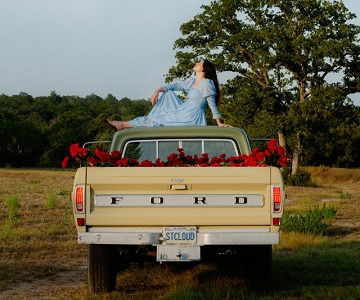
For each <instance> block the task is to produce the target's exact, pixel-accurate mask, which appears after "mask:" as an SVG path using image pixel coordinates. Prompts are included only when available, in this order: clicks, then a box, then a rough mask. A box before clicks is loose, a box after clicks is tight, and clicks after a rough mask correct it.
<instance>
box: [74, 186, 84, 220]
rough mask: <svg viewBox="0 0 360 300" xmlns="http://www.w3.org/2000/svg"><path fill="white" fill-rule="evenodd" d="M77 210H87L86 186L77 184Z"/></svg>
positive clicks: (81, 211)
mask: <svg viewBox="0 0 360 300" xmlns="http://www.w3.org/2000/svg"><path fill="white" fill-rule="evenodd" d="M75 211H76V212H77V213H80V214H81V213H84V212H85V187H84V186H77V187H76V188H75Z"/></svg>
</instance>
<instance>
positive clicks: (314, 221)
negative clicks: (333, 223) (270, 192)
mask: <svg viewBox="0 0 360 300" xmlns="http://www.w3.org/2000/svg"><path fill="white" fill-rule="evenodd" d="M336 212H337V208H335V206H334V205H333V206H330V207H327V206H326V204H325V203H324V205H323V207H322V208H319V206H315V208H314V209H309V210H308V211H307V212H306V213H305V214H300V213H295V214H290V213H289V212H287V211H286V212H285V213H284V215H283V220H282V224H281V230H282V231H284V232H290V231H294V232H302V233H310V234H315V235H322V234H324V231H325V229H326V228H327V227H328V226H329V224H328V223H327V222H326V221H327V220H329V219H334V218H335V216H336Z"/></svg>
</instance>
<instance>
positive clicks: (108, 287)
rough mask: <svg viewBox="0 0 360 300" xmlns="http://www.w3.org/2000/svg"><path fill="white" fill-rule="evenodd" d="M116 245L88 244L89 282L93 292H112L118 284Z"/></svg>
mask: <svg viewBox="0 0 360 300" xmlns="http://www.w3.org/2000/svg"><path fill="white" fill-rule="evenodd" d="M116 274H117V269H116V247H115V246H113V245H89V246H88V282H89V292H90V293H91V294H97V293H103V292H110V291H113V290H114V289H115V285H116Z"/></svg>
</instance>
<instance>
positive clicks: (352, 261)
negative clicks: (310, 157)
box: [0, 168, 360, 300]
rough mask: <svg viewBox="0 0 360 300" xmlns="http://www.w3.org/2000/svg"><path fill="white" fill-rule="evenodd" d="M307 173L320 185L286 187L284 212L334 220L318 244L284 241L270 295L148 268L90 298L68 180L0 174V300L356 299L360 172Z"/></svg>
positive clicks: (208, 269) (45, 174)
mask: <svg viewBox="0 0 360 300" xmlns="http://www.w3.org/2000/svg"><path fill="white" fill-rule="evenodd" d="M308 171H310V172H311V173H312V174H313V181H314V182H315V183H317V184H318V187H316V188H302V187H287V188H286V191H287V194H288V200H287V201H286V204H285V209H286V210H288V211H293V212H304V211H306V210H308V209H309V208H311V207H314V206H315V205H322V203H327V204H328V203H329V204H330V205H335V206H336V207H337V208H338V213H337V217H336V219H335V220H334V221H333V222H332V224H331V227H330V228H329V230H328V231H327V233H326V235H325V236H312V235H306V234H299V233H292V232H290V233H283V234H282V237H281V244H280V245H278V246H276V247H275V248H274V249H275V252H274V285H275V288H274V290H273V291H271V292H269V293H265V294H259V293H257V292H253V291H248V290H247V289H246V288H245V285H244V282H243V280H242V279H241V278H238V277H234V276H232V274H229V273H227V272H226V271H224V270H222V269H219V268H217V266H215V265H212V264H200V265H197V266H193V267H185V266H181V267H180V268H175V267H172V266H167V265H159V264H157V263H148V264H145V267H144V268H143V269H139V268H138V267H137V266H136V265H134V266H132V267H131V268H130V269H129V270H127V271H125V272H124V273H122V274H120V275H119V276H118V280H117V290H116V292H114V293H110V294H104V295H99V296H91V295H88V294H87V286H86V268H85V265H86V247H85V246H84V245H78V244H77V238H76V230H75V226H74V223H73V216H72V207H71V201H70V198H69V193H70V191H71V189H72V182H73V176H74V172H71V171H63V170H61V171H59V170H14V169H0V229H1V231H0V299H9V300H10V299H75V300H76V299H78V300H80V299H81V300H84V299H85V300H86V299H88V300H98V299H104V300H111V299H137V300H139V299H164V300H165V299H168V300H170V299H176V300H178V299H206V300H208V299H216V300H218V299H257V300H258V299H274V298H278V299H359V298H360V287H359V284H360V267H359V265H360V258H359V255H358V253H359V251H360V209H359V204H360V196H359V195H360V170H344V169H331V168H308ZM17 204H18V205H17ZM11 210H13V212H15V217H14V218H10V217H9V215H10V211H11Z"/></svg>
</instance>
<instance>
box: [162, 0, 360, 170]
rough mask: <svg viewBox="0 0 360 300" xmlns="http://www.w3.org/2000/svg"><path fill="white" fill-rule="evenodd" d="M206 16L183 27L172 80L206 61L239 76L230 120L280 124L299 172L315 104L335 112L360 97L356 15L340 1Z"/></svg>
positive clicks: (284, 2)
mask: <svg viewBox="0 0 360 300" xmlns="http://www.w3.org/2000/svg"><path fill="white" fill-rule="evenodd" d="M202 8H203V12H202V13H200V14H198V15H196V16H195V17H194V18H193V20H191V21H189V22H188V23H185V24H183V25H182V26H181V27H180V30H181V32H182V34H183V36H184V37H183V38H179V39H178V40H177V41H176V42H175V45H174V48H175V49H177V50H178V51H177V53H176V58H177V60H178V64H177V65H176V66H174V67H172V68H171V69H170V70H169V75H168V80H172V79H174V78H181V77H186V76H188V75H189V72H191V66H192V65H193V61H194V60H195V59H198V58H199V56H206V57H207V58H209V59H210V60H212V61H213V62H214V63H215V65H216V66H217V68H218V70H219V71H231V72H234V73H235V74H237V76H236V77H235V78H234V79H232V80H229V81H228V82H227V84H226V87H225V88H223V91H225V92H227V93H226V94H225V93H224V97H223V99H224V104H225V106H226V105H229V106H230V107H231V108H229V109H227V110H226V111H227V112H226V117H228V118H231V119H235V121H234V123H235V124H236V123H241V124H244V123H246V122H247V123H248V126H250V125H251V124H249V120H253V121H254V120H256V119H259V118H257V115H259V116H264V115H268V116H271V117H273V118H274V117H275V118H277V119H278V122H275V123H276V124H278V125H277V126H279V128H276V129H275V130H278V129H280V130H283V131H284V132H285V133H286V135H287V137H289V141H290V143H289V145H290V148H291V149H292V150H293V151H292V154H293V155H292V160H293V172H295V171H297V169H298V159H299V155H300V154H301V149H302V148H303V146H304V144H303V143H304V142H305V137H304V136H303V133H304V132H308V131H309V130H304V128H305V129H306V126H307V124H306V121H305V119H306V117H307V115H306V114H308V113H310V114H311V113H312V112H311V110H312V106H311V105H310V106H309V105H308V104H309V103H310V104H311V101H322V100H326V101H328V102H330V103H331V104H330V106H329V108H330V109H331V107H332V106H334V103H337V104H339V103H340V104H341V103H346V102H347V100H346V97H347V95H349V94H351V93H356V92H359V91H360V86H359V76H358V75H359V71H358V70H359V67H360V66H359V52H360V50H359V49H360V47H359V43H358V42H359V40H358V34H359V32H360V27H359V26H356V25H353V24H350V23H349V21H350V20H352V19H354V18H355V15H354V14H352V13H350V12H349V11H348V10H347V8H346V7H345V6H344V4H343V3H342V2H341V1H331V2H330V1H326V0H252V1H248V0H218V1H214V2H212V3H211V4H210V5H206V6H202ZM189 70H190V71H189ZM334 74H337V77H336V78H338V79H337V80H336V81H335V82H333V81H334V78H335V77H334V76H333V75H334ZM229 92H230V93H229ZM339 95H340V100H339ZM325 96H326V97H327V99H324V97H325ZM235 103H238V104H239V106H240V107H241V108H242V109H247V110H248V113H247V114H246V113H245V112H243V113H242V117H241V118H239V117H238V116H236V115H234V114H233V113H231V111H233V112H236V111H239V110H241V109H236V104H235ZM303 106H306V107H307V109H302V107H303ZM309 109H310V112H309ZM300 111H303V114H300V115H299V112H300ZM228 112H230V113H228ZM296 112H298V113H296ZM324 112H325V113H326V111H324ZM251 114H252V115H251ZM236 119H237V121H236ZM226 121H227V122H229V121H228V120H226ZM279 121H282V123H281V124H279ZM250 122H251V121H250ZM272 123H273V122H272ZM273 130H274V129H273ZM268 131H271V130H270V129H268ZM313 133H314V132H313ZM318 151H319V149H318Z"/></svg>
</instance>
